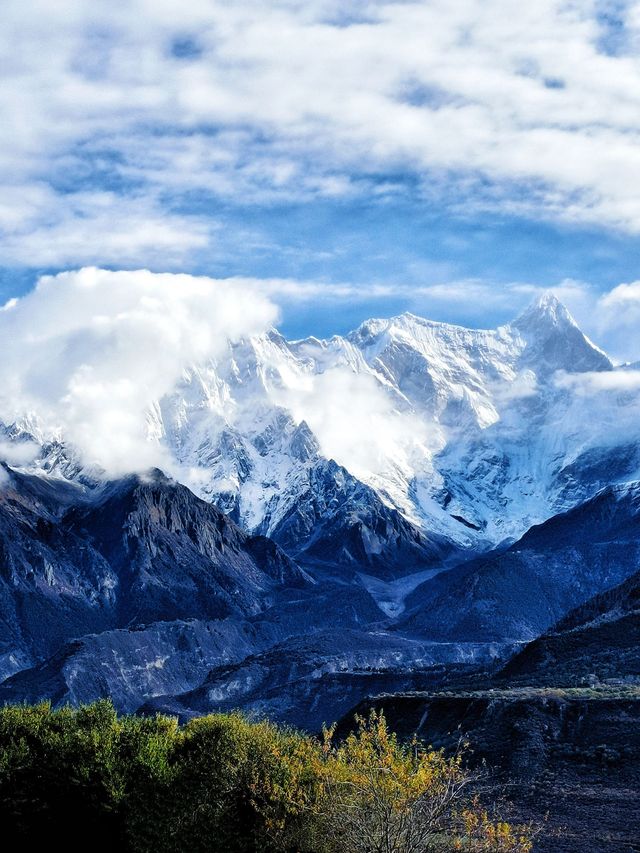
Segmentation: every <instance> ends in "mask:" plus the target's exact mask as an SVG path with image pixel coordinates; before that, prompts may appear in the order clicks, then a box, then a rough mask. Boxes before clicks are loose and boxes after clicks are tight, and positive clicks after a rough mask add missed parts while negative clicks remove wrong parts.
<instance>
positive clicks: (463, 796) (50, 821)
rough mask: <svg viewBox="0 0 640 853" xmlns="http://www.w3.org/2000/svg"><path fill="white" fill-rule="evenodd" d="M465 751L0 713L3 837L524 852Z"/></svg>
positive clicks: (250, 728) (318, 851)
mask: <svg viewBox="0 0 640 853" xmlns="http://www.w3.org/2000/svg"><path fill="white" fill-rule="evenodd" d="M474 779H475V777H474V775H473V774H471V773H470V772H469V771H467V770H466V769H465V767H464V761H463V755H462V754H457V755H455V756H453V757H446V756H445V755H444V754H443V753H442V752H439V751H434V750H431V749H427V748H425V747H424V746H423V745H422V744H421V743H419V742H418V741H413V742H412V743H408V744H403V743H401V742H399V741H398V740H397V739H396V737H395V736H394V735H393V734H391V733H390V732H389V731H388V728H387V725H386V722H385V720H384V717H383V716H382V715H377V714H372V715H371V716H370V717H369V718H368V719H367V720H362V719H360V720H358V721H357V730H356V731H355V732H354V733H353V734H352V735H350V736H349V737H348V738H346V740H344V741H342V742H341V743H335V742H334V737H333V732H332V731H331V730H328V731H325V733H324V738H323V739H320V740H318V739H316V738H312V737H309V736H305V735H302V734H300V733H298V732H295V731H291V730H287V729H283V728H279V727H277V726H275V725H273V724H271V723H268V722H250V721H248V720H247V719H245V718H244V717H242V716H241V715H239V714H224V715H212V716H207V717H202V718H199V719H196V720H193V721H192V722H189V723H188V724H186V725H185V726H182V727H181V726H179V725H178V724H177V721H176V720H175V719H172V718H168V717H163V716H156V717H153V718H139V717H127V716H125V717H118V715H117V714H116V712H115V710H114V708H113V706H112V705H111V703H109V702H106V701H104V702H97V703H95V704H93V705H90V706H87V707H84V708H81V709H79V710H72V709H70V708H64V709H62V710H57V711H54V710H52V709H51V707H50V706H49V705H48V704H42V705H38V706H9V707H5V708H2V709H0V820H1V822H2V828H3V830H2V831H3V839H4V841H5V843H7V844H9V846H10V844H11V842H13V843H14V844H16V845H17V844H24V843H25V842H26V843H27V844H28V843H31V844H33V843H38V844H42V843H46V844H47V846H50V845H52V844H61V845H62V846H63V848H64V849H66V850H85V851H86V850H89V851H91V850H92V849H93V850H96V849H99V850H102V849H109V850H114V851H131V853H146V851H158V853H164V852H165V851H166V853H169V851H185V853H186V851H188V853H200V851H201V852H202V853H205V851H206V853H217V852H218V851H219V853H223V851H224V853H245V851H246V853H250V851H255V853H258V851H264V853H269V851H272V853H277V851H282V853H294V851H299V853H329V851H331V853H436V851H437V852H438V853H444V851H454V850H463V851H474V853H480V851H496V852H497V853H527V851H529V850H531V841H530V830H529V829H526V828H514V827H512V826H511V825H509V824H508V823H505V822H504V821H502V820H500V819H497V818H495V817H492V816H490V815H489V813H488V812H487V811H486V810H485V809H483V808H482V807H481V806H480V804H479V802H478V801H477V800H476V799H475V797H474V795H473V793H472V790H473V784H472V783H473V782H474Z"/></svg>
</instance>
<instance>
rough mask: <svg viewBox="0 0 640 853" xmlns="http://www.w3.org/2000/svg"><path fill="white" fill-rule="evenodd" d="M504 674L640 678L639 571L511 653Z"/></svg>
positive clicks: (569, 681) (553, 679)
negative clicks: (520, 649) (516, 652)
mask: <svg viewBox="0 0 640 853" xmlns="http://www.w3.org/2000/svg"><path fill="white" fill-rule="evenodd" d="M500 678H501V679H502V680H504V679H507V680H510V681H514V680H515V681H517V682H524V683H531V684H540V683H544V684H557V685H573V684H584V683H593V684H597V683H599V682H606V681H611V680H613V681H616V682H620V681H625V682H633V681H635V682H640V572H636V573H635V574H633V575H632V576H631V577H630V578H627V580H625V581H624V582H623V583H621V584H619V585H618V586H616V587H614V588H613V589H609V590H607V591H606V592H604V593H601V594H600V595H596V596H594V597H593V598H591V599H590V600H589V601H587V602H586V603H585V604H583V605H581V606H580V607H578V608H576V609H575V610H573V611H572V612H571V613H569V614H567V616H565V617H564V618H563V619H561V620H560V621H559V622H558V623H557V624H556V625H554V627H553V628H552V629H551V631H548V632H546V633H545V634H543V635H542V636H541V637H538V638H537V639H536V640H534V641H533V642H531V643H529V644H528V645H527V646H525V647H524V649H522V651H521V652H519V654H517V655H516V656H515V657H513V658H512V659H511V660H510V661H509V662H508V663H507V665H506V666H505V667H504V669H503V670H502V671H501V673H500Z"/></svg>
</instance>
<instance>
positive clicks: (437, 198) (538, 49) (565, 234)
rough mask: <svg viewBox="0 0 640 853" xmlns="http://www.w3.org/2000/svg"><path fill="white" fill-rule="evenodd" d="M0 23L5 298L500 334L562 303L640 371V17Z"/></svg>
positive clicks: (97, 11) (509, 9) (246, 6)
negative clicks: (152, 276)
mask: <svg viewBox="0 0 640 853" xmlns="http://www.w3.org/2000/svg"><path fill="white" fill-rule="evenodd" d="M0 23H1V26H0V57H1V62H2V73H1V74H0V108H1V112H2V116H3V121H2V126H1V127H0V134H1V135H2V142H1V145H0V184H1V188H0V302H6V301H7V300H9V299H11V298H15V297H22V296H24V295H25V294H28V293H31V292H33V288H34V287H35V286H36V283H37V282H38V280H40V279H41V277H43V276H45V277H46V276H57V274H59V273H65V272H66V271H74V270H79V269H81V268H85V267H98V268H103V269H106V270H111V271H126V270H149V271H151V272H153V273H181V274H186V275H188V276H191V277H205V276H206V277H207V281H209V282H211V280H213V281H214V284H210V286H213V287H221V288H222V289H223V290H224V292H225V293H226V292H227V290H228V289H231V290H234V289H235V290H236V291H237V292H238V293H240V294H242V293H243V292H247V293H248V292H252V293H256V292H258V293H261V294H263V295H264V298H265V299H267V300H268V301H269V303H270V304H271V303H273V304H276V305H277V306H278V308H279V318H277V322H278V323H279V326H280V328H282V330H283V331H284V333H285V334H287V335H288V336H290V337H301V336H303V335H307V334H315V335H318V336H324V335H329V334H332V333H343V332H345V331H347V330H349V329H351V328H353V327H355V326H356V325H358V323H360V322H361V321H362V320H364V319H365V318H367V317H371V316H390V315H392V314H396V313H399V312H401V311H405V310H409V311H412V312H414V313H417V314H421V315H425V316H429V317H431V318H433V319H439V320H446V321H449V322H456V323H462V324H465V325H472V326H485V327H492V326H495V325H497V324H499V323H501V322H504V321H506V320H508V319H510V318H512V317H513V316H515V315H516V314H517V313H518V312H519V311H520V310H522V309H523V308H524V307H525V306H526V304H527V303H528V302H529V301H531V299H532V298H534V297H535V296H536V294H537V293H539V292H541V291H543V290H545V289H547V288H552V289H554V290H555V291H556V292H557V293H558V295H559V296H560V297H561V298H562V299H563V301H565V302H566V304H567V305H568V307H569V308H570V310H571V311H572V312H573V313H574V314H575V316H576V318H577V319H578V321H579V322H580V323H581V325H582V326H583V327H584V328H585V330H586V331H587V333H588V334H589V335H590V336H591V337H593V338H594V340H596V342H597V343H599V344H601V345H602V346H604V347H605V348H607V350H609V351H610V352H611V353H612V355H613V356H614V357H615V358H616V359H618V360H622V361H624V360H629V361H632V360H636V359H640V342H638V340H637V338H638V335H637V328H638V322H640V283H638V280H640V270H639V269H638V266H639V260H640V192H639V189H640V144H639V143H640V58H639V57H640V50H639V48H640V3H639V2H625V0H612V2H602V0H595V1H594V2H591V0H562V2H560V0H537V2H536V3H530V4H525V3H522V0H455V2H451V0H430V1H429V2H427V0H419V2H411V0H407V2H402V0H392V2H389V0H357V2H353V1H351V2H350V0H259V2H258V0H256V2H254V0H242V2H234V0H225V2H217V0H179V2H178V0H122V2H119V3H113V2H112V0H109V1H108V2H105V0H55V2H54V0H30V2H29V3H28V4H27V3H24V0H4V2H3V3H2V8H1V9H0ZM44 280H45V281H46V282H49V283H48V284H46V285H43V288H44V291H41V293H42V292H45V293H47V294H48V293H49V292H50V291H53V290H55V289H56V285H55V284H51V282H57V283H58V285H59V288H60V293H63V292H66V293H68V294H69V293H71V291H70V290H69V288H67V290H66V291H65V289H64V285H63V284H60V282H63V283H64V281H65V279H64V276H63V277H60V276H58V277H54V278H45V279H44ZM116 280H117V282H118V287H121V286H123V285H122V280H121V279H116ZM105 281H107V280H106V279H105ZM108 281H109V282H112V281H113V280H112V279H108ZM162 281H163V282H164V284H165V285H167V282H171V286H173V287H183V288H187V290H188V288H190V287H193V286H194V285H193V281H192V278H184V279H178V280H176V279H162ZM221 282H222V283H221ZM106 286H107V285H105V287H106ZM108 286H111V284H109V285H108ZM163 286H164V285H163ZM167 286H168V285H167ZM92 292H94V294H97V293H103V292H104V291H103V290H99V289H94V291H92ZM189 293H190V291H189ZM52 298H53V297H52ZM69 298H75V297H74V296H73V294H71V296H69ZM96 298H98V297H97V296H96ZM100 298H102V297H100ZM190 298H191V297H190V296H189V298H188V299H187V301H189V299H190ZM162 299H163V300H164V299H165V297H162ZM162 304H167V305H170V304H172V303H171V302H170V301H169V302H168V303H166V302H163V303H162ZM239 304H243V302H242V299H240V302H239ZM94 310H95V311H98V312H99V310H100V305H99V304H97V305H94ZM249 326H250V324H249Z"/></svg>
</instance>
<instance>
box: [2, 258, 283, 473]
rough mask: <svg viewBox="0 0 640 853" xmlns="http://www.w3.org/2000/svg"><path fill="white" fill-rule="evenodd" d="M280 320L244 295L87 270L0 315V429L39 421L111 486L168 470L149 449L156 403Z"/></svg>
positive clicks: (41, 288)
mask: <svg viewBox="0 0 640 853" xmlns="http://www.w3.org/2000/svg"><path fill="white" fill-rule="evenodd" d="M276 316H277V309H276V308H275V306H274V305H273V303H272V302H271V301H270V300H269V299H267V298H266V297H265V296H263V295H261V294H259V293H258V292H257V291H256V290H255V289H251V288H250V287H247V286H245V287H243V288H238V287H235V286H234V285H233V284H230V283H229V282H220V281H215V280H212V279H207V278H196V277H192V276H188V275H169V274H154V273H150V272H148V271H146V270H138V271H134V272H109V271H106V270H99V269H95V268H85V269H81V270H79V271H77V272H66V273H61V274H59V275H56V276H45V277H43V278H41V279H40V281H39V282H38V285H37V287H36V289H35V290H34V291H33V292H31V293H29V294H28V295H27V296H25V297H23V298H22V299H19V300H12V301H11V303H9V304H7V306H5V309H4V310H2V311H0V337H1V339H2V341H3V358H2V363H1V364H0V389H1V390H0V418H1V419H2V420H3V421H5V422H11V421H13V420H15V419H18V418H21V417H24V416H25V415H29V414H31V413H34V414H35V415H36V416H37V419H38V422H39V423H40V425H41V428H42V430H43V432H44V433H45V434H47V435H51V434H55V433H61V434H62V435H64V437H65V439H66V440H68V441H69V442H71V444H72V445H74V446H75V447H76V448H77V449H78V451H79V452H80V454H81V457H82V459H83V461H84V462H85V463H87V464H97V465H99V466H101V467H103V468H105V469H106V470H107V471H108V473H109V474H112V475H117V474H121V473H124V472H127V471H140V470H145V469H147V468H149V467H150V466H153V465H157V466H160V467H164V468H165V469H166V470H170V469H171V465H170V463H169V461H168V459H167V458H166V457H165V454H164V452H163V450H162V447H161V445H160V444H159V443H158V442H149V441H148V440H147V436H148V419H149V412H150V407H151V406H152V404H153V403H154V401H156V400H158V399H159V398H161V397H162V396H163V395H164V394H165V393H167V392H168V391H170V390H171V389H172V388H173V387H174V385H175V383H176V382H177V380H178V379H179V378H180V376H181V374H182V371H183V370H184V369H185V368H186V367H187V366H188V365H189V364H190V363H192V362H202V361H204V360H206V359H208V358H211V357H215V356H216V355H219V354H221V353H222V352H223V351H224V349H225V348H226V345H227V340H228V339H230V340H236V339H238V338H240V337H243V336H246V335H252V334H257V333H259V332H262V331H264V330H265V329H266V328H267V327H268V326H269V325H270V324H271V323H272V322H273V321H274V320H275V319H276Z"/></svg>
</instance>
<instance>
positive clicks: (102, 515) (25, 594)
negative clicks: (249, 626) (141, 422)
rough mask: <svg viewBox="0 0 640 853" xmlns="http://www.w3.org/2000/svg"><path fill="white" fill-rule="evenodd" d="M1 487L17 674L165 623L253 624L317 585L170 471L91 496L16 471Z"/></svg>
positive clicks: (1, 634)
mask: <svg viewBox="0 0 640 853" xmlns="http://www.w3.org/2000/svg"><path fill="white" fill-rule="evenodd" d="M6 476H7V477H8V482H6V483H4V484H3V487H2V489H0V643H1V647H0V648H1V649H2V657H1V658H0V660H1V661H2V668H3V671H4V673H5V674H10V673H11V672H12V671H15V670H16V669H20V668H23V667H24V665H25V664H26V663H29V662H33V661H35V660H37V659H39V658H42V657H44V656H48V655H50V654H52V653H54V652H56V651H57V649H58V648H59V647H60V645H61V644H62V643H63V642H65V641H66V640H69V639H73V638H76V637H80V636H82V635H84V634H87V633H95V632H101V631H104V630H107V629H110V628H115V627H123V626H127V625H132V624H136V623H139V622H147V623H148V622H153V621H157V620H160V619H172V620H173V619H180V618H199V619H214V618H220V617H224V616H228V615H234V614H235V615H241V616H246V615H248V614H251V613H257V612H259V611H260V610H261V609H263V608H264V607H265V606H266V604H267V602H268V600H269V597H270V596H271V595H273V594H275V593H277V591H278V590H279V589H281V588H284V587H304V586H305V585H307V584H309V583H310V579H309V578H308V577H307V576H306V575H305V574H304V572H302V570H301V569H299V568H298V567H297V566H296V565H295V563H293V562H292V561H291V560H290V559H289V558H288V557H287V556H286V555H285V554H284V553H283V552H282V551H281V550H280V549H279V548H278V547H277V546H276V545H275V544H274V543H272V542H270V541H269V540H266V539H265V538H264V537H259V536H258V537H251V536H248V535H247V534H246V533H243V532H242V531H241V530H240V529H239V528H238V527H237V526H236V525H234V524H233V522H231V521H230V520H229V519H228V518H227V517H226V516H224V515H223V514H222V513H220V512H219V511H218V510H217V509H215V508H214V507H212V506H211V505H209V504H207V503H205V502H203V501H201V500H199V499H198V498H197V497H196V496H195V495H193V494H192V493H191V492H189V490H188V489H186V488H185V487H184V486H180V485H179V484H176V483H172V482H170V481H169V480H167V479H166V478H165V477H164V476H162V475H161V474H159V473H156V474H152V475H150V477H148V478H139V477H129V478H126V479H125V480H123V481H119V482H115V483H106V484H104V485H102V486H101V487H99V488H98V489H97V490H85V489H82V488H80V487H79V486H73V485H71V484H69V483H66V482H65V481H55V480H51V479H49V480H46V479H42V478H37V477H30V476H26V475H22V474H18V473H15V472H11V473H10V474H9V473H7V474H6Z"/></svg>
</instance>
